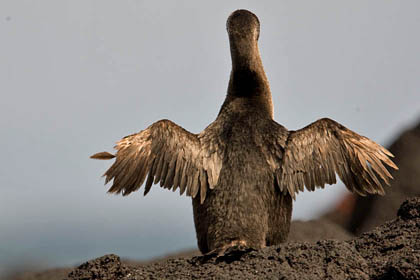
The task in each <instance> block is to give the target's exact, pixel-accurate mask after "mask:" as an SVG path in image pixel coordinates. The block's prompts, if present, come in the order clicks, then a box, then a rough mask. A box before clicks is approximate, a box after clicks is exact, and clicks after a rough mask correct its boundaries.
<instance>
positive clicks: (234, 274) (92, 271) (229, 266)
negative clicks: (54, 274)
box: [68, 197, 420, 280]
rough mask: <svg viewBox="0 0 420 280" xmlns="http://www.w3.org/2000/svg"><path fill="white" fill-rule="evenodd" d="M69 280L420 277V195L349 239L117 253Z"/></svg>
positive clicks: (86, 265) (78, 270)
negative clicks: (144, 255) (144, 259)
mask: <svg viewBox="0 0 420 280" xmlns="http://www.w3.org/2000/svg"><path fill="white" fill-rule="evenodd" d="M68 277H69V279H73V280H82V279H86V280H87V279H185V278H188V279H190V278H192V279H378V280H379V279H413V280H414V279H420V197H417V198H412V199H410V200H407V201H405V202H404V203H403V204H402V206H401V207H400V209H399V210H398V217H397V218H396V219H394V220H393V221H390V222H387V223H385V224H384V225H382V226H380V227H377V228H375V229H374V230H372V231H370V232H367V233H365V234H363V235H361V236H360V237H358V238H356V239H353V240H349V241H338V240H322V241H318V242H316V243H309V242H301V243H297V242H290V243H287V244H284V245H280V246H273V247H268V248H265V249H263V250H259V251H250V250H245V249H242V250H240V249H238V250H236V251H232V252H229V253H227V254H226V255H224V256H221V257H203V256H201V257H193V258H175V259H169V260H166V261H163V262H158V263H153V264H148V265H139V266H134V267H133V266H127V265H124V264H122V263H121V261H120V259H119V257H118V256H116V255H106V256H103V257H101V258H98V259H95V260H91V261H89V262H86V263H84V264H82V265H80V266H79V267H78V268H76V269H75V270H73V271H72V272H70V274H69V275H68Z"/></svg>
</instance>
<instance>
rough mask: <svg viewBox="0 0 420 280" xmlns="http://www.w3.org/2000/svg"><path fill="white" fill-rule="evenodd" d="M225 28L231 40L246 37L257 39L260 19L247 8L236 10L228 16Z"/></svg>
mask: <svg viewBox="0 0 420 280" xmlns="http://www.w3.org/2000/svg"><path fill="white" fill-rule="evenodd" d="M226 29H227V32H228V34H229V38H230V39H231V40H232V39H233V40H235V39H236V40H237V39H240V38H241V39H248V40H252V41H258V38H259V36H260V21H259V20H258V18H257V16H256V15H254V14H253V13H251V12H250V11H247V10H236V11H234V12H233V13H232V14H231V15H230V16H229V18H228V20H227V22H226Z"/></svg>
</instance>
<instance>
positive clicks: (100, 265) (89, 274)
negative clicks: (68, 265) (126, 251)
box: [68, 254, 129, 280]
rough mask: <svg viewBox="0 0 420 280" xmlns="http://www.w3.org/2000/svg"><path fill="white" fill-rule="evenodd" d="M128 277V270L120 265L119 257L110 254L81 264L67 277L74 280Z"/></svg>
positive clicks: (105, 279) (103, 279) (104, 279)
mask: <svg viewBox="0 0 420 280" xmlns="http://www.w3.org/2000/svg"><path fill="white" fill-rule="evenodd" d="M128 275H129V270H128V268H127V267H126V266H124V265H122V264H121V260H120V257H119V256H117V255H113V254H110V255H105V256H102V257H100V258H97V259H94V260H90V261H88V262H85V263H83V264H81V265H80V266H78V267H77V268H76V269H75V270H73V271H72V272H70V273H69V275H68V277H69V278H70V279H74V280H88V279H101V280H108V279H109V280H119V279H124V277H125V276H128Z"/></svg>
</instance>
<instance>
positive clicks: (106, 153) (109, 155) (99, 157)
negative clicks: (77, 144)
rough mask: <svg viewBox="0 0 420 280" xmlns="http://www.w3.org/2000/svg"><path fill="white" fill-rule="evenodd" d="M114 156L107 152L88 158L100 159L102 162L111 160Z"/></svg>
mask: <svg viewBox="0 0 420 280" xmlns="http://www.w3.org/2000/svg"><path fill="white" fill-rule="evenodd" d="M114 157H115V155H113V154H111V153H108V152H100V153H96V154H94V155H92V156H90V158H93V159H102V160H106V159H112V158H114Z"/></svg>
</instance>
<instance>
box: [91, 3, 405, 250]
mask: <svg viewBox="0 0 420 280" xmlns="http://www.w3.org/2000/svg"><path fill="white" fill-rule="evenodd" d="M227 30H228V34H229V40H230V46H231V56H232V72H231V76H230V81H229V86H228V93H227V96H226V100H225V102H224V103H223V105H222V108H221V110H220V112H219V114H218V116H217V118H216V120H215V121H214V122H213V123H211V124H210V125H209V126H208V127H207V128H206V129H204V130H203V131H202V132H201V133H199V134H192V133H189V132H188V131H186V130H184V129H183V128H181V127H179V126H178V125H176V124H174V123H172V122H171V121H169V120H161V121H159V122H156V123H154V124H153V125H151V126H150V127H148V128H147V129H145V130H143V131H141V132H139V133H137V134H133V135H130V136H127V137H125V138H123V139H122V140H121V141H119V142H118V143H117V146H116V149H117V150H118V151H117V154H116V161H115V162H114V164H113V165H112V166H111V168H110V169H108V170H107V171H106V173H105V176H106V183H107V182H108V181H110V180H112V179H113V180H114V181H113V185H112V187H111V188H110V190H109V192H114V193H120V192H122V193H123V195H126V194H129V193H131V192H133V191H136V190H137V189H139V188H140V187H141V185H142V184H143V182H144V181H145V179H146V177H147V181H146V184H145V194H147V193H148V192H149V190H150V188H151V186H152V184H153V183H157V182H160V185H161V186H162V187H164V188H168V189H173V190H176V189H178V188H179V189H180V192H181V194H182V193H184V192H185V191H186V193H187V195H190V196H191V197H192V198H193V210H194V222H195V227H196V233H197V240H198V246H199V248H200V251H201V252H202V253H208V252H219V253H220V252H223V251H224V250H226V249H227V248H229V247H232V246H237V245H243V246H246V247H252V248H261V247H264V246H267V245H274V244H278V243H281V242H284V241H285V240H286V239H287V235H288V232H289V226H290V219H291V213H292V199H294V198H295V195H296V193H298V192H300V191H303V190H304V188H305V187H306V189H308V190H310V191H313V190H315V188H317V187H321V188H322V187H324V185H325V184H334V183H335V182H336V178H335V177H336V174H338V175H339V177H340V178H341V180H342V181H343V182H344V183H345V184H346V186H347V188H348V189H349V190H350V191H353V192H355V193H358V194H361V195H365V194H368V193H371V194H374V193H379V194H383V192H384V191H383V188H382V184H381V183H382V182H385V183H387V184H388V180H389V178H392V177H391V175H390V174H389V172H388V171H387V169H386V168H385V167H384V165H383V163H385V164H387V165H389V166H391V167H393V168H397V167H396V166H395V165H394V164H393V163H392V161H391V160H390V159H389V158H388V156H392V155H391V154H390V153H389V152H388V151H387V150H386V149H384V148H383V147H381V146H380V145H378V144H376V143H375V142H373V141H371V140H369V139H368V138H366V137H363V136H360V135H358V134H356V133H354V132H352V131H351V130H348V129H347V128H345V127H344V126H342V125H340V124H338V123H336V122H335V121H333V120H330V119H321V120H318V121H316V122H314V123H312V124H310V125H309V126H307V127H305V128H303V129H301V130H298V131H288V130H287V129H286V128H284V127H283V126H281V125H280V124H278V123H276V122H275V121H274V120H273V105H272V98H271V92H270V88H269V84H268V80H267V77H266V75H265V73H264V69H263V66H262V62H261V58H260V54H259V51H258V44H257V42H258V38H259V20H258V18H257V17H256V16H255V15H254V14H252V13H251V12H248V11H245V10H238V11H235V12H234V13H232V15H231V16H230V17H229V19H228V22H227ZM92 157H93V158H97V159H110V158H113V157H114V155H112V154H109V153H106V152H103V153H98V154H95V155H93V156H92Z"/></svg>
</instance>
